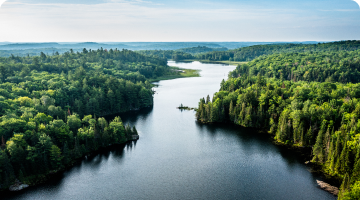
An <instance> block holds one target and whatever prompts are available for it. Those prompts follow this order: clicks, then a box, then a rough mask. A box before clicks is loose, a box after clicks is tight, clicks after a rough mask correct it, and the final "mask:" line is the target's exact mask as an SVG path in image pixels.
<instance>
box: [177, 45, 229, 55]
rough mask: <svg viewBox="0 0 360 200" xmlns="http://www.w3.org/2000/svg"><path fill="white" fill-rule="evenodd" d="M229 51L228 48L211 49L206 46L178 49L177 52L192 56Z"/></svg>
mask: <svg viewBox="0 0 360 200" xmlns="http://www.w3.org/2000/svg"><path fill="white" fill-rule="evenodd" d="M227 50H228V48H226V47H220V48H209V47H206V46H197V47H190V48H182V49H178V50H176V51H180V52H184V53H190V54H199V53H206V52H212V51H227Z"/></svg>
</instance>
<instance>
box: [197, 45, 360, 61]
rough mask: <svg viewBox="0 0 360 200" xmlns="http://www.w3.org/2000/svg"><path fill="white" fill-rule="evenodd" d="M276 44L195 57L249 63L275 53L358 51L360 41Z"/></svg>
mask: <svg viewBox="0 0 360 200" xmlns="http://www.w3.org/2000/svg"><path fill="white" fill-rule="evenodd" d="M309 43H310V44H302V43H278V44H267V45H254V46H249V47H243V48H239V49H233V50H228V51H223V52H208V53H203V54H199V55H196V58H197V59H200V60H209V61H225V60H226V61H227V60H232V61H250V60H253V59H255V58H257V57H259V56H262V55H270V54H275V53H297V52H299V53H300V52H324V51H354V50H357V49H360V41H356V40H352V41H350V40H349V41H339V42H328V43H317V44H313V43H311V42H309Z"/></svg>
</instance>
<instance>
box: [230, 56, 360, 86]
mask: <svg viewBox="0 0 360 200" xmlns="http://www.w3.org/2000/svg"><path fill="white" fill-rule="evenodd" d="M359 55H360V50H356V51H341V52H316V53H283V54H273V55H269V56H261V57H259V58H257V59H255V60H254V61H253V62H249V63H247V64H243V65H241V66H239V67H238V68H236V70H234V71H233V72H232V73H231V75H232V76H233V77H238V76H240V75H242V74H247V75H250V76H254V75H255V76H256V75H257V74H259V73H260V74H261V75H262V76H264V77H266V78H276V79H280V80H293V81H317V82H324V81H327V82H341V83H348V82H352V83H357V82H359V80H360V60H359Z"/></svg>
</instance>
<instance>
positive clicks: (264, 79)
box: [196, 50, 360, 199]
mask: <svg viewBox="0 0 360 200" xmlns="http://www.w3.org/2000/svg"><path fill="white" fill-rule="evenodd" d="M359 60H360V52H359V50H357V51H350V52H346V51H340V52H316V53H286V54H276V55H270V56H266V57H261V58H258V59H255V60H253V61H252V62H250V63H248V64H243V65H239V66H238V67H237V68H236V69H235V70H234V71H232V72H230V73H229V78H228V80H227V81H224V80H223V81H222V82H221V88H220V91H219V92H217V93H215V94H214V96H213V98H212V99H211V98H210V96H207V97H206V99H205V98H202V99H200V102H199V107H198V110H197V112H196V118H197V120H198V121H201V122H204V123H212V122H231V123H234V124H238V125H241V126H245V127H256V128H261V129H265V130H268V132H269V133H271V134H272V135H273V136H274V139H275V140H276V141H277V142H279V143H284V144H288V145H295V146H308V147H312V155H313V158H312V162H314V163H318V164H319V165H320V166H322V167H323V170H324V171H325V172H326V173H328V174H330V175H332V176H335V177H338V178H339V179H342V180H343V183H342V185H341V188H340V190H341V192H340V194H339V199H359V198H360V195H359V194H360V83H359V82H360V79H359V77H358V73H359V69H358V66H359Z"/></svg>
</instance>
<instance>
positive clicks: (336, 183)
mask: <svg viewBox="0 0 360 200" xmlns="http://www.w3.org/2000/svg"><path fill="white" fill-rule="evenodd" d="M196 121H197V122H198V123H202V124H232V125H235V126H240V127H243V126H241V125H238V124H234V123H229V122H213V123H204V122H201V121H198V120H196ZM243 128H251V129H254V130H256V131H257V133H258V134H262V135H266V136H268V139H269V140H270V141H271V143H272V144H273V145H275V146H277V147H282V148H286V149H288V150H290V151H292V152H294V153H295V154H296V156H298V158H299V159H300V161H301V163H302V164H303V165H305V166H307V168H308V171H309V172H310V173H311V174H314V175H317V176H320V177H321V178H322V179H323V180H324V181H320V182H323V183H326V184H328V185H330V186H333V187H336V188H340V185H341V183H342V179H340V178H339V177H336V176H332V175H330V174H328V173H326V171H325V170H324V169H323V166H322V165H321V164H319V163H314V162H311V159H312V147H305V146H303V147H301V146H295V145H288V144H284V143H280V142H277V141H276V140H274V137H273V135H272V134H270V133H268V131H267V130H265V129H259V128H254V127H243ZM316 181H319V180H316ZM317 185H318V187H319V189H322V190H324V191H326V192H329V193H330V194H332V195H334V194H333V193H332V192H330V191H328V190H326V189H324V188H322V187H321V186H320V185H319V184H317ZM334 196H337V195H334Z"/></svg>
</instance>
